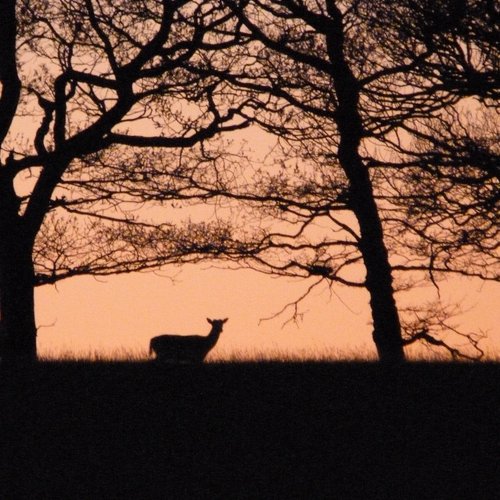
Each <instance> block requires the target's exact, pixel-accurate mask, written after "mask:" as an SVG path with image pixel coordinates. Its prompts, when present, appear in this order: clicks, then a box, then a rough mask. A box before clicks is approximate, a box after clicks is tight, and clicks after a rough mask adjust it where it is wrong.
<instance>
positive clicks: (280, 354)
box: [39, 346, 500, 363]
mask: <svg viewBox="0 0 500 500" xmlns="http://www.w3.org/2000/svg"><path fill="white" fill-rule="evenodd" d="M407 354H408V359H409V360H410V361H416V362H448V361H451V359H450V357H449V356H448V355H446V354H445V353H443V352H435V351H432V350H428V349H419V350H413V351H412V352H408V353H407ZM39 359H40V361H43V362H51V361H56V362H60V361H70V362H96V363H112V362H132V363H134V362H136V363H143V362H146V361H150V360H151V359H152V358H151V357H150V356H149V354H148V352H147V351H146V350H144V349H135V350H134V349H126V348H119V349H114V350H99V349H88V350H86V351H82V350H80V351H72V350H71V349H61V350H42V351H41V352H40V356H39ZM206 361H207V363H267V362H278V363H309V362H312V363H321V362H323V363H324V362H326V363H328V362H350V361H352V362H374V361H377V356H376V353H375V352H374V350H372V349H370V348H368V347H366V346H365V347H363V348H360V349H359V350H350V351H346V350H341V349H337V348H333V347H325V348H323V349H301V350H294V351H291V350H286V349H278V348H276V349H272V350H266V351H262V350H259V349H258V348H255V349H248V350H220V349H216V350H214V351H213V352H212V353H211V354H210V355H209V356H208V358H207V360H206ZM481 361H484V362H496V363H498V362H500V353H499V352H498V351H489V352H487V353H486V355H485V356H484V357H483V359H482V360H481Z"/></svg>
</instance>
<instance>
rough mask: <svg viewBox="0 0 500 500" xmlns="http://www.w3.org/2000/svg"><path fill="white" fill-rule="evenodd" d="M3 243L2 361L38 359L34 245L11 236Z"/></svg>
mask: <svg viewBox="0 0 500 500" xmlns="http://www.w3.org/2000/svg"><path fill="white" fill-rule="evenodd" d="M6 239H8V241H7V242H5V241H2V243H0V248H1V250H0V321H1V323H0V325H1V329H0V332H1V334H2V341H1V350H0V357H1V359H2V362H12V363H23V362H31V361H35V360H36V324H35V303H34V270H33V263H32V255H31V245H30V244H29V243H27V242H26V241H23V240H22V239H18V238H16V237H14V238H12V237H8V238H6Z"/></svg>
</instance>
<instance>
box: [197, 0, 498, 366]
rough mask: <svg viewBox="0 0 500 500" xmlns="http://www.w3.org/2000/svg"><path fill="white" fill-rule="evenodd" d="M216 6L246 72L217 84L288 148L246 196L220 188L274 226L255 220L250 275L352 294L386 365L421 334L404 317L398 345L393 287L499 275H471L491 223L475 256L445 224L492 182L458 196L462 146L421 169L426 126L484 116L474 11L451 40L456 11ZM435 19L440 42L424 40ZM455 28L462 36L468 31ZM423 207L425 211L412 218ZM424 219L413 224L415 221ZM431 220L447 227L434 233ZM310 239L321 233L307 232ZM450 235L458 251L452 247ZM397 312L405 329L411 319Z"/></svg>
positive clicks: (491, 247) (445, 5)
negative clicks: (233, 29) (228, 17)
mask: <svg viewBox="0 0 500 500" xmlns="http://www.w3.org/2000/svg"><path fill="white" fill-rule="evenodd" d="M459 3H460V2H459ZM226 4H227V5H229V6H230V7H231V9H232V10H233V12H235V14H236V15H237V16H238V18H239V19H240V21H241V23H242V25H243V27H244V29H243V33H244V35H242V36H245V37H246V38H245V39H246V40H247V43H246V45H245V51H243V54H242V55H243V57H245V58H246V61H247V63H246V64H245V65H244V66H240V67H238V66H235V65H233V67H232V68H228V67H222V68H221V71H222V72H224V73H225V75H226V76H225V77H226V78H227V79H228V81H229V82H230V83H231V84H233V85H235V86H239V87H240V88H241V89H243V90H245V91H246V92H248V94H249V95H251V96H252V97H253V98H254V100H257V99H260V105H259V106H258V110H257V111H256V115H255V116H254V120H255V122H257V123H258V124H259V125H260V126H262V127H263V128H264V129H266V130H268V131H270V132H272V133H274V134H276V135H277V136H278V137H280V138H281V140H282V144H286V147H287V148H288V149H287V150H286V152H285V154H284V158H283V159H282V165H283V168H281V169H280V168H279V167H278V168H276V169H275V170H274V171H271V173H269V172H268V173H265V172H262V171H258V172H257V173H256V179H257V180H256V181H255V183H254V184H253V186H249V185H242V183H241V182H240V183H237V185H233V186H232V188H230V189H227V187H228V185H229V183H228V182H229V181H224V182H221V183H220V186H219V190H220V192H221V193H223V192H225V193H226V194H227V193H228V192H230V195H229V196H230V197H232V198H235V199H238V200H244V201H246V202H248V203H250V204H252V203H254V205H253V206H254V207H257V206H258V207H260V209H261V210H262V209H264V211H265V217H268V218H273V217H274V218H275V221H277V224H278V225H277V226H275V227H274V229H269V228H270V227H271V225H270V224H271V223H270V222H269V224H268V225H267V227H266V230H267V234H266V236H264V235H263V233H265V232H266V231H263V232H262V233H260V241H261V246H260V248H261V251H260V252H259V254H258V256H254V258H253V260H252V261H251V262H250V263H249V265H250V266H252V267H256V268H258V269H259V270H262V271H264V272H269V273H276V274H282V275H288V276H304V277H306V276H312V277H316V278H317V280H318V282H320V281H324V280H328V281H330V282H335V283H342V284H346V285H350V286H358V287H366V289H367V290H368V291H369V294H370V304H371V309H372V315H373V324H374V340H375V343H376V345H377V348H378V352H379V355H380V358H381V359H383V360H390V361H396V360H401V359H403V357H404V354H403V346H404V345H408V344H410V343H411V342H413V340H412V339H415V340H416V339H420V340H424V341H425V340H427V339H429V338H431V335H430V333H429V331H428V330H427V333H426V334H425V335H424V333H423V332H424V329H423V328H422V329H421V330H420V331H419V332H417V331H415V329H414V328H413V326H411V325H412V324H415V322H413V323H411V321H410V320H405V324H406V325H409V326H407V327H405V333H404V334H402V331H401V322H400V318H399V314H398V311H397V308H396V304H395V300H394V294H395V286H394V283H393V274H396V275H397V276H402V274H403V273H406V274H407V275H408V273H411V274H409V276H410V277H409V278H401V279H399V280H398V281H400V284H399V285H397V288H398V289H408V288H412V287H413V286H414V285H415V281H414V280H415V273H423V274H425V275H427V279H430V280H431V281H432V282H433V283H435V284H436V283H437V280H438V279H439V276H442V275H443V273H450V272H452V273H458V274H461V275H466V276H475V277H479V278H482V279H497V278H498V274H497V273H496V272H495V271H494V268H493V267H487V268H485V267H484V263H486V262H488V263H489V264H492V263H495V262H497V258H498V256H497V255H496V253H495V252H496V243H493V241H494V238H495V232H496V226H495V224H494V217H495V216H494V215H492V214H493V212H489V222H488V223H487V224H486V226H484V232H483V233H482V235H483V236H484V238H483V239H482V240H481V241H482V243H481V245H482V246H477V245H476V247H475V248H473V247H472V246H471V245H470V244H471V243H472V241H473V240H475V241H476V242H477V241H478V235H479V234H480V232H479V231H478V230H477V229H478V226H480V225H481V223H479V222H478V220H477V219H476V218H474V217H473V216H472V214H471V213H468V214H466V215H465V216H464V217H459V215H458V212H457V210H458V209H459V207H461V208H460V210H462V209H463V206H464V203H465V204H467V203H468V201H466V200H471V199H472V198H471V196H476V195H477V196H482V197H484V196H486V198H488V199H489V201H488V202H487V203H486V204H485V205H484V207H485V208H486V207H487V206H490V207H491V202H494V199H495V197H496V196H497V195H496V194H493V193H494V192H496V191H494V190H495V186H496V185H495V182H496V178H495V177H496V176H495V174H494V173H493V176H492V175H491V172H490V173H489V174H487V176H486V177H485V178H484V182H482V184H481V186H480V188H479V189H478V190H476V192H475V194H474V193H472V191H469V192H467V193H465V192H464V190H463V188H464V185H467V186H468V187H469V188H472V189H475V188H473V186H477V185H478V184H479V183H477V182H475V181H473V179H474V177H476V176H477V170H476V173H471V171H470V170H469V172H466V169H467V168H469V167H470V161H469V162H468V165H467V166H465V165H464V163H463V161H464V155H468V154H469V153H470V151H471V148H472V147H474V146H473V145H472V144H468V145H467V146H464V142H463V141H462V142H458V143H457V144H456V145H455V147H453V145H450V144H449V142H448V141H447V140H446V137H445V136H444V139H443V140H442V143H441V150H443V144H444V145H446V146H447V148H448V149H447V151H448V153H447V155H445V154H443V155H442V156H441V157H439V156H438V155H437V154H434V156H433V158H434V163H433V164H432V163H429V162H427V163H426V162H425V161H424V157H425V154H426V153H425V152H424V149H425V146H424V143H425V141H426V140H429V139H432V138H435V137H436V135H435V134H434V130H433V126H434V127H435V126H436V124H438V123H441V128H442V129H443V130H448V129H447V128H446V127H445V128H443V127H442V126H443V124H445V123H448V122H447V119H446V115H448V116H451V114H452V113H454V112H455V113H456V112H457V109H458V108H457V107H458V106H459V104H460V102H461V100H462V99H464V98H469V97H470V96H474V95H477V96H479V99H480V101H481V102H483V103H484V104H485V105H488V106H489V105H491V102H493V99H494V97H495V95H496V93H497V91H498V85H497V84H498V82H497V73H496V72H495V71H494V61H495V57H496V56H495V53H494V50H493V49H491V47H492V44H493V42H494V37H492V36H490V35H489V34H488V33H489V31H488V30H481V26H480V23H479V22H476V21H478V19H479V18H478V12H479V11H478V9H477V8H478V5H477V4H478V3H474V8H475V9H476V10H473V11H472V13H470V12H469V11H467V12H466V14H467V16H466V19H467V21H465V22H462V24H465V27H463V29H462V31H461V32H460V33H462V35H460V36H463V37H465V38H466V41H465V42H464V41H463V40H461V39H460V37H458V38H457V36H456V31H457V30H456V29H455V27H454V26H455V24H454V23H455V19H456V18H457V16H458V17H459V15H460V12H461V11H460V9H458V11H457V10H456V5H455V6H454V4H453V2H451V3H450V2H437V3H436V2H433V3H430V2H423V3H422V5H420V4H419V3H418V2H412V1H402V2H391V3H390V4H388V3H387V2H365V1H337V2H334V1H325V2H302V1H301V2H299V1H295V0H287V1H280V2H277V1H272V0H269V1H255V2H253V1H244V2H243V1H242V2H238V1H232V0H227V1H226ZM434 4H435V5H434ZM490 7H491V6H490ZM471 18H472V19H473V21H471ZM436 19H438V20H440V21H439V23H437V21H436ZM459 19H460V17H459ZM431 20H432V22H431ZM443 20H444V21H446V23H445V24H444V29H443V27H441V28H439V26H441V25H442V22H441V21H443ZM444 21H443V22H444ZM405 23H406V24H405ZM412 23H413V24H412ZM426 23H427V24H426ZM467 23H469V24H470V25H471V26H473V27H472V28H471V29H468V28H467V26H468V24H467ZM482 34H484V35H485V36H483V37H482V38H481V36H482ZM418 37H421V39H419V38H418ZM465 38H464V40H465ZM473 39H476V40H479V39H481V40H480V42H478V43H479V45H481V44H482V45H481V47H483V49H484V51H485V56H484V57H480V58H479V67H477V68H475V69H474V72H475V73H477V75H476V76H477V78H476V79H474V78H472V80H471V79H470V78H468V79H467V78H466V75H465V73H466V72H467V71H471V69H472V66H471V64H472V63H473V62H474V61H475V58H476V55H477V54H476V55H470V57H469V56H467V57H469V59H467V61H468V63H467V64H469V63H470V64H469V65H467V64H465V63H464V64H463V65H462V66H461V60H460V57H461V55H460V54H461V52H460V51H461V50H462V48H463V44H464V43H465V44H466V45H467V43H468V44H470V45H471V47H472V45H474V43H475V42H474V41H473ZM471 50H472V49H471ZM466 52H467V51H466ZM467 53H468V52H467ZM471 54H472V52H471ZM248 61H251V62H248ZM229 69H230V70H231V71H229ZM193 71H195V69H193ZM228 73H230V75H229V74H228ZM200 74H204V73H203V70H201V71H200ZM479 80H480V81H481V82H482V83H478V82H479ZM474 82H476V83H475V84H474ZM424 128H426V131H424ZM452 137H455V134H452ZM438 140H439V139H437V138H436V141H438ZM483 149H484V148H483ZM427 150H428V148H427ZM488 151H489V152H488V155H489V159H485V160H484V161H483V174H485V172H484V167H485V166H486V163H488V162H489V163H488V164H489V165H490V166H491V165H492V164H493V163H494V159H495V154H496V153H494V152H493V151H494V150H493V149H491V148H490V149H489V150H488ZM428 152H429V151H428ZM443 152H444V151H443ZM427 156H429V155H427ZM469 156H470V155H469ZM460 157H462V159H460ZM439 158H442V159H447V161H445V162H444V163H441V164H440V165H442V166H443V167H444V168H447V169H448V174H449V172H450V170H451V169H452V168H455V167H456V166H457V165H464V168H462V170H461V172H460V173H458V170H456V173H457V175H456V176H454V177H450V176H449V175H448V177H447V180H446V181H445V182H448V187H445V184H443V183H440V181H439V179H440V178H441V179H442V178H443V173H444V172H445V170H444V169H441V170H439V172H440V174H439V175H438V173H437V171H436V170H434V171H431V166H432V165H434V166H437V163H438V162H439V161H440V159H439ZM475 158H476V159H477V158H478V156H477V155H476V156H475ZM447 162H448V164H447ZM451 162H453V167H452V163H451ZM294 163H295V165H294ZM424 163H426V165H425V168H423V165H424ZM304 165H307V166H304ZM487 168H490V170H491V167H487ZM424 179H426V181H423V180H424ZM460 179H462V181H461V180H460ZM480 182H481V181H480ZM430 187H432V189H430ZM480 191H481V192H480ZM450 193H452V196H451V198H453V200H454V201H453V202H451V198H450V199H448V194H450ZM411 200H413V201H411ZM417 200H418V201H417ZM418 203H420V207H421V208H420V209H419V208H418ZM438 205H442V208H441V209H440V211H434V212H432V211H431V210H429V209H428V208H426V206H427V207H430V206H432V207H437V206H438ZM472 205H474V202H472ZM472 205H471V206H472ZM476 208H477V207H476ZM443 210H446V211H448V212H447V214H446V212H445V211H443ZM423 212H426V214H427V215H426V217H422V218H421V217H420V215H421V214H422V213H423ZM349 214H351V215H354V220H353V218H352V217H351V216H350V215H349ZM412 214H413V215H412ZM443 216H444V217H445V218H447V219H448V222H446V223H444V224H442V225H441V224H440V223H439V218H440V217H443ZM454 219H455V220H454ZM453 220H454V224H451V225H449V223H450V221H453ZM465 220H468V222H469V223H470V224H473V225H475V227H476V230H475V231H472V229H471V230H468V229H467V228H465V229H463V230H462V231H459V232H458V233H457V231H456V225H457V224H464V223H465V222H464V221H465ZM259 224H260V227H261V228H263V227H265V224H264V223H262V221H261V222H259ZM318 226H322V227H323V228H325V226H328V228H327V229H326V230H324V231H323V232H321V230H318ZM276 227H278V229H276ZM436 229H438V230H437V231H436ZM325 231H326V232H325ZM473 236H474V237H473ZM457 238H458V239H460V241H462V240H463V241H462V243H469V246H468V247H467V248H465V249H464V247H463V245H462V246H461V247H460V245H459V242H458V240H457ZM463 250H465V251H463ZM478 255H480V257H481V258H480V259H478V260H477V261H476V262H475V263H474V262H473V260H474V259H475V258H476V257H477V256H478ZM360 263H362V264H363V266H364V268H365V272H366V275H365V276H360V275H359V267H358V268H357V269H358V273H357V274H356V273H355V274H352V271H349V269H352V268H353V266H354V267H355V266H359V264H360ZM476 264H477V265H476ZM419 279H421V278H419ZM401 280H403V281H402V282H401ZM313 286H314V285H313ZM425 309H426V307H423V308H422V311H424V310H425ZM444 310H446V308H445V309H444ZM422 311H421V312H422ZM432 311H434V313H435V314H434V316H432V314H431V316H426V317H427V318H428V322H429V324H431V323H432V321H433V320H432V319H431V318H432V317H434V318H437V317H439V318H441V319H442V315H441V312H437V311H438V310H437V309H435V308H432V310H430V311H427V312H428V313H429V312H430V313H432ZM406 313H407V314H408V315H409V316H411V315H412V314H414V313H416V310H410V309H407V310H406ZM419 314H420V313H419ZM417 316H418V315H417ZM420 317H421V316H420ZM417 323H418V321H417ZM420 323H421V322H420ZM420 323H419V324H420ZM432 324H433V331H436V329H437V325H440V326H441V327H442V328H443V329H444V328H445V327H446V324H447V323H446V322H445V321H442V320H440V321H437V320H436V321H434V323H432ZM417 333H418V335H417ZM436 342H438V343H439V341H436ZM443 347H444V345H443Z"/></svg>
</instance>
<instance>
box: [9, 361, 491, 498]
mask: <svg viewBox="0 0 500 500" xmlns="http://www.w3.org/2000/svg"><path fill="white" fill-rule="evenodd" d="M499 374H500V366H499V365H498V364H481V365H465V364H463V365H462V364H444V363H443V364H408V365H405V366H400V367H384V366H380V365H377V364H371V363H364V364H363V363H362V364H347V363H346V364H343V363H334V364H304V363H298V364H273V363H267V364H266V363H261V364H208V365H183V366H171V365H162V364H157V363H131V364H127V363H115V364H109V363H108V364H105V363H94V364H90V363H89V364H84V363H83V364H82V363H41V364H39V365H35V366H33V367H32V368H30V369H29V370H28V371H25V372H22V373H15V372H12V371H6V370H5V369H2V368H0V398H1V405H2V406H1V414H0V426H1V427H0V429H1V430H0V436H1V437H0V454H1V471H0V474H1V477H0V488H1V489H3V490H4V491H1V492H0V498H9V499H16V498H29V499H35V498H50V499H56V498H71V499H76V498H86V499H97V498H107V499H110V498H133V499H138V498H162V499H167V498H169V499H178V498H190V499H194V498H207V499H217V498H228V499H229V498H231V499H238V498H255V499H267V498H269V499H274V498H287V499H290V498H304V499H321V498H328V499H342V498H370V499H372V498H395V499H411V498H416V499H417V498H433V499H438V498H455V499H458V498H460V499H466V498H475V499H479V498H481V499H483V498H495V495H496V494H498V486H499V485H498V483H497V481H498V478H499V477H500V476H499V475H498V456H499V455H498V452H499V442H498V438H499V430H500V429H499V422H500V404H499V403H500V388H499V384H498V381H499Z"/></svg>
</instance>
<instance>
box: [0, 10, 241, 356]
mask: <svg viewBox="0 0 500 500" xmlns="http://www.w3.org/2000/svg"><path fill="white" fill-rule="evenodd" d="M0 19H1V20H2V28H1V30H0V62H1V64H0V83H1V97H0V145H1V151H2V155H1V164H0V318H1V332H2V342H1V346H2V352H1V357H2V359H4V360H5V359H7V360H9V359H10V360H12V361H22V360H33V359H35V358H36V325H35V318H34V303H33V301H34V299H33V295H34V293H33V290H34V286H35V285H38V284H43V283H53V282H55V281H56V280H58V279H62V278H66V277H70V276H74V275H81V274H109V273H118V272H130V271H134V270H140V269H147V268H150V267H155V266H158V265H160V264H163V263H166V262H181V261H182V259H183V258H187V256H189V255H192V256H193V258H196V254H199V253H203V252H205V251H208V250H209V242H210V245H213V244H214V242H217V241H218V240H219V239H221V238H224V237H225V236H224V235H225V231H226V229H225V228H224V227H223V226H221V225H214V226H211V225H210V224H207V223H202V224H195V223H190V224H188V227H185V228H184V230H183V229H182V228H180V229H176V228H175V227H174V225H173V224H171V223H166V222H165V219H164V217H163V216H162V215H158V213H157V214H156V215H155V216H151V218H150V221H154V223H151V222H148V221H147V220H144V219H140V218H139V217H138V215H137V211H136V210H134V209H136V208H137V207H138V206H141V207H142V206H144V203H146V202H147V201H148V199H147V192H148V189H149V187H151V186H156V185H157V184H158V183H162V186H163V187H162V189H163V192H164V199H175V198H176V197H177V195H179V196H180V197H182V193H181V192H180V191H179V190H180V189H182V188H184V189H187V187H186V186H185V185H182V183H181V182H180V181H179V182H178V183H177V184H176V186H175V187H173V183H172V182H170V184H169V180H168V179H176V176H177V178H178V179H182V175H181V172H182V168H183V165H184V162H186V163H187V162H189V161H190V160H188V159H187V158H186V159H184V158H182V159H179V156H177V157H176V156H175V155H174V154H168V153H165V155H163V157H162V158H163V161H161V162H160V161H156V159H157V158H158V157H159V155H157V154H156V156H155V153H154V148H165V149H166V150H169V149H172V148H191V147H193V146H195V145H197V144H202V143H204V141H206V140H207V139H210V138H212V137H214V136H215V135H216V134H218V133H219V132H221V131H224V130H226V131H227V130H234V129H237V128H241V127H242V126H245V121H244V120H243V119H242V118H238V114H239V109H240V108H239V107H240V106H241V104H234V102H235V101H234V99H232V98H231V93H230V91H229V90H228V91H224V84H223V83H222V82H221V81H220V79H219V78H217V77H216V76H215V75H212V76H210V75H208V74H207V76H204V77H199V76H193V75H192V74H190V73H189V72H187V71H185V70H184V69H183V66H184V65H185V63H186V62H188V61H192V62H193V63H196V64H197V65H198V66H199V67H203V66H205V67H210V64H211V63H210V61H211V59H212V58H214V57H216V53H217V50H218V49H220V48H224V47H228V46H229V45H231V44H232V43H235V41H236V33H237V30H236V29H234V26H233V25H232V24H233V23H232V21H231V16H229V15H228V14H227V12H226V11H225V10H224V9H222V8H221V7H220V6H219V5H218V4H217V2H213V3H212V2H192V1H188V0H174V1H170V0H168V1H167V0H162V1H157V0H144V1H140V2H128V1H124V0H118V1H112V2H111V1H99V2H97V1H94V0H76V1H74V2H45V1H37V0H35V1H17V2H16V1H15V0H1V1H0ZM222 94H223V95H224V97H223V99H222V98H221V95H222ZM31 129H33V130H31ZM138 148H142V149H143V151H144V152H143V153H139V152H138ZM134 150H135V152H134ZM200 150H201V149H200ZM201 156H202V155H201ZM148 158H149V159H150V160H151V161H148ZM153 161H154V163H153ZM191 161H192V162H194V163H195V164H196V165H198V166H199V167H200V168H202V167H203V165H202V163H200V162H199V161H198V159H197V158H196V154H195V153H193V154H192V155H191ZM192 164H193V163H191V166H192ZM170 185H172V187H169V186H170ZM138 204H139V205H138Z"/></svg>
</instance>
